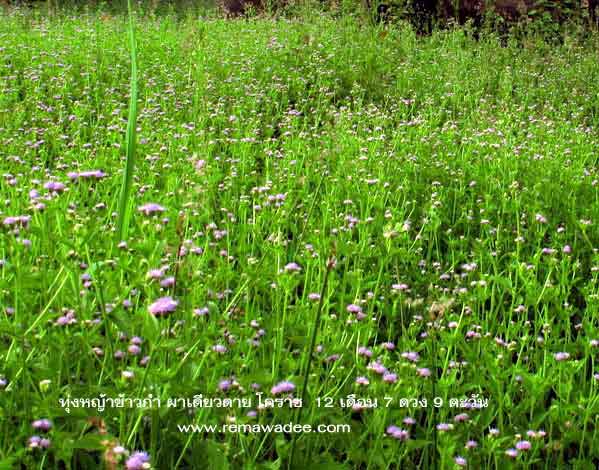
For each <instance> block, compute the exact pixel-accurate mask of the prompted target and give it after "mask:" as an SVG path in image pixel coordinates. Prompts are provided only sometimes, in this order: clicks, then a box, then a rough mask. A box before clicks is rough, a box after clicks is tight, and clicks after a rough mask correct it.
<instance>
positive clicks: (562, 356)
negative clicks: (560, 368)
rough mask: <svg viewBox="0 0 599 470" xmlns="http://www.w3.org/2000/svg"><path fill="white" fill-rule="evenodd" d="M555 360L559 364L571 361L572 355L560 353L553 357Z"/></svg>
mask: <svg viewBox="0 0 599 470" xmlns="http://www.w3.org/2000/svg"><path fill="white" fill-rule="evenodd" d="M553 358H554V359H555V360H556V361H558V362H561V361H567V360H568V359H570V354H569V353H567V352H558V353H555V354H554V355H553Z"/></svg>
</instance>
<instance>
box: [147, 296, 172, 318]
mask: <svg viewBox="0 0 599 470" xmlns="http://www.w3.org/2000/svg"><path fill="white" fill-rule="evenodd" d="M177 305H179V301H177V300H174V299H173V298H172V297H161V298H160V299H158V300H157V301H156V302H154V303H153V304H152V305H150V306H149V307H148V311H149V312H150V313H151V314H152V315H154V316H163V315H167V314H169V313H172V312H174V311H175V309H176V308H177Z"/></svg>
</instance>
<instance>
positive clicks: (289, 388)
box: [270, 381, 295, 395]
mask: <svg viewBox="0 0 599 470" xmlns="http://www.w3.org/2000/svg"><path fill="white" fill-rule="evenodd" d="M294 390H295V385H294V384H293V383H292V382H289V381H284V382H279V383H278V384H276V385H275V386H274V387H272V388H271V389H270V393H272V394H273V395H280V394H281V393H290V392H293V391H294Z"/></svg>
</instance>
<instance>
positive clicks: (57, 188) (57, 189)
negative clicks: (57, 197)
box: [44, 181, 65, 193]
mask: <svg viewBox="0 0 599 470" xmlns="http://www.w3.org/2000/svg"><path fill="white" fill-rule="evenodd" d="M44 188H45V189H47V190H48V191H51V192H53V193H62V192H63V191H64V189H65V185H64V184H62V183H60V182H58V181H48V182H47V183H46V184H44Z"/></svg>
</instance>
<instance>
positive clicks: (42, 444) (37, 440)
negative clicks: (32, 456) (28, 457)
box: [27, 436, 51, 449]
mask: <svg viewBox="0 0 599 470" xmlns="http://www.w3.org/2000/svg"><path fill="white" fill-rule="evenodd" d="M50 445H51V443H50V439H47V438H41V437H39V436H31V437H30V438H29V440H28V441H27V446H28V447H29V448H30V449H47V448H48V447H50Z"/></svg>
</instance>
